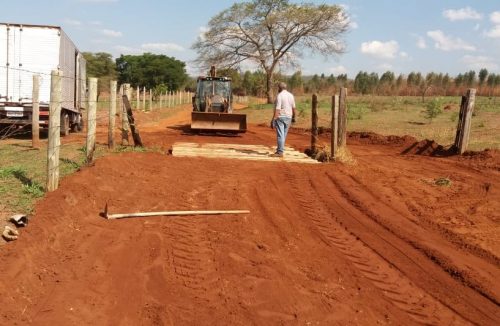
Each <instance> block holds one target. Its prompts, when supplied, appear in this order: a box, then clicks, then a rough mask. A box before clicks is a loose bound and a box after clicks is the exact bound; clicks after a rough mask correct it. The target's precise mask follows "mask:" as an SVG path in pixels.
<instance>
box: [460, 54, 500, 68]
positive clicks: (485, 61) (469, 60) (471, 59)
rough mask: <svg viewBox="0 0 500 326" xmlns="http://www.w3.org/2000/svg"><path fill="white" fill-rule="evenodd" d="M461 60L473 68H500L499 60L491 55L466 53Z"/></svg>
mask: <svg viewBox="0 0 500 326" xmlns="http://www.w3.org/2000/svg"><path fill="white" fill-rule="evenodd" d="M461 61H462V62H463V63H465V64H466V65H467V67H468V68H469V69H473V70H479V69H482V68H486V69H488V70H498V68H499V65H498V62H496V61H495V60H494V59H493V58H491V57H485V56H473V55H465V56H463V57H462V60H461Z"/></svg>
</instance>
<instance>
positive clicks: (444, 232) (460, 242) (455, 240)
mask: <svg viewBox="0 0 500 326" xmlns="http://www.w3.org/2000/svg"><path fill="white" fill-rule="evenodd" d="M349 178H351V180H352V181H353V182H354V183H356V184H358V185H359V186H360V187H362V188H363V189H364V190H365V191H366V192H367V193H369V194H370V196H372V197H373V198H375V199H376V200H377V201H378V202H380V203H382V202H384V198H383V197H382V196H381V195H380V194H379V193H377V192H376V191H374V190H372V188H371V187H370V186H369V185H368V184H366V183H365V182H363V181H362V179H360V178H359V177H357V176H355V175H349ZM388 187H389V188H390V189H391V190H392V191H393V192H394V193H395V194H397V195H398V197H399V198H402V201H403V204H404V207H405V208H406V209H401V208H398V207H397V206H396V205H394V204H392V203H391V204H392V205H391V209H392V210H393V211H394V212H395V213H397V214H399V215H401V216H405V217H407V218H408V219H409V220H411V221H412V222H414V223H416V224H417V225H418V226H420V227H422V228H425V229H427V230H429V231H436V232H438V233H439V234H441V236H442V237H443V238H444V239H447V240H448V241H449V242H450V243H452V244H453V245H455V246H456V247H457V248H459V249H460V250H462V251H466V252H468V253H470V254H472V255H474V256H476V257H478V258H480V259H485V260H487V261H488V262H489V263H491V264H494V265H496V266H500V258H499V257H497V256H495V255H494V254H493V253H491V252H490V251H487V250H485V249H483V248H481V247H479V246H478V245H475V244H471V243H470V242H467V241H466V238H464V237H463V236H462V235H460V234H458V233H456V232H453V231H451V230H449V229H447V228H446V227H444V226H442V225H440V224H439V223H436V222H434V221H432V220H431V219H429V218H428V217H427V216H426V215H425V214H424V213H423V212H422V211H421V210H420V209H419V208H418V204H417V203H415V202H414V201H413V200H412V199H411V198H409V197H410V196H407V195H405V194H403V193H402V192H401V190H399V189H398V188H397V187H395V186H394V185H389V186H388ZM415 188H416V186H415ZM462 204H463V201H462ZM453 209H454V210H456V209H455V208H453ZM456 211H457V214H460V212H459V211H458V210H456ZM408 215H411V216H408Z"/></svg>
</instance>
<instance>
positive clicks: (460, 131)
mask: <svg viewBox="0 0 500 326" xmlns="http://www.w3.org/2000/svg"><path fill="white" fill-rule="evenodd" d="M475 100H476V89H475V88H469V89H468V90H467V94H466V95H465V96H463V97H462V103H461V105H460V114H459V119H458V126H457V133H456V136H455V148H456V150H457V153H458V154H460V155H462V154H463V153H465V151H466V150H467V147H468V146H469V137H470V129H471V122H472V113H473V112H474V103H475Z"/></svg>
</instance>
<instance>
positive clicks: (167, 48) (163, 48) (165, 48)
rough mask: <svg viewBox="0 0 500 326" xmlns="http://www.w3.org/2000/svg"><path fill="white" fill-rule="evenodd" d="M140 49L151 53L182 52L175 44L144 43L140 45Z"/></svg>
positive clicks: (181, 48) (182, 49)
mask: <svg viewBox="0 0 500 326" xmlns="http://www.w3.org/2000/svg"><path fill="white" fill-rule="evenodd" d="M141 49H143V50H146V51H153V52H172V51H184V48H183V47H182V46H180V45H178V44H175V43H145V44H142V45H141Z"/></svg>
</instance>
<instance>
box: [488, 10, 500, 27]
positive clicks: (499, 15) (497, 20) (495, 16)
mask: <svg viewBox="0 0 500 326" xmlns="http://www.w3.org/2000/svg"><path fill="white" fill-rule="evenodd" d="M490 20H491V22H492V23H493V24H497V25H500V11H494V12H492V13H491V14H490Z"/></svg>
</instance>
